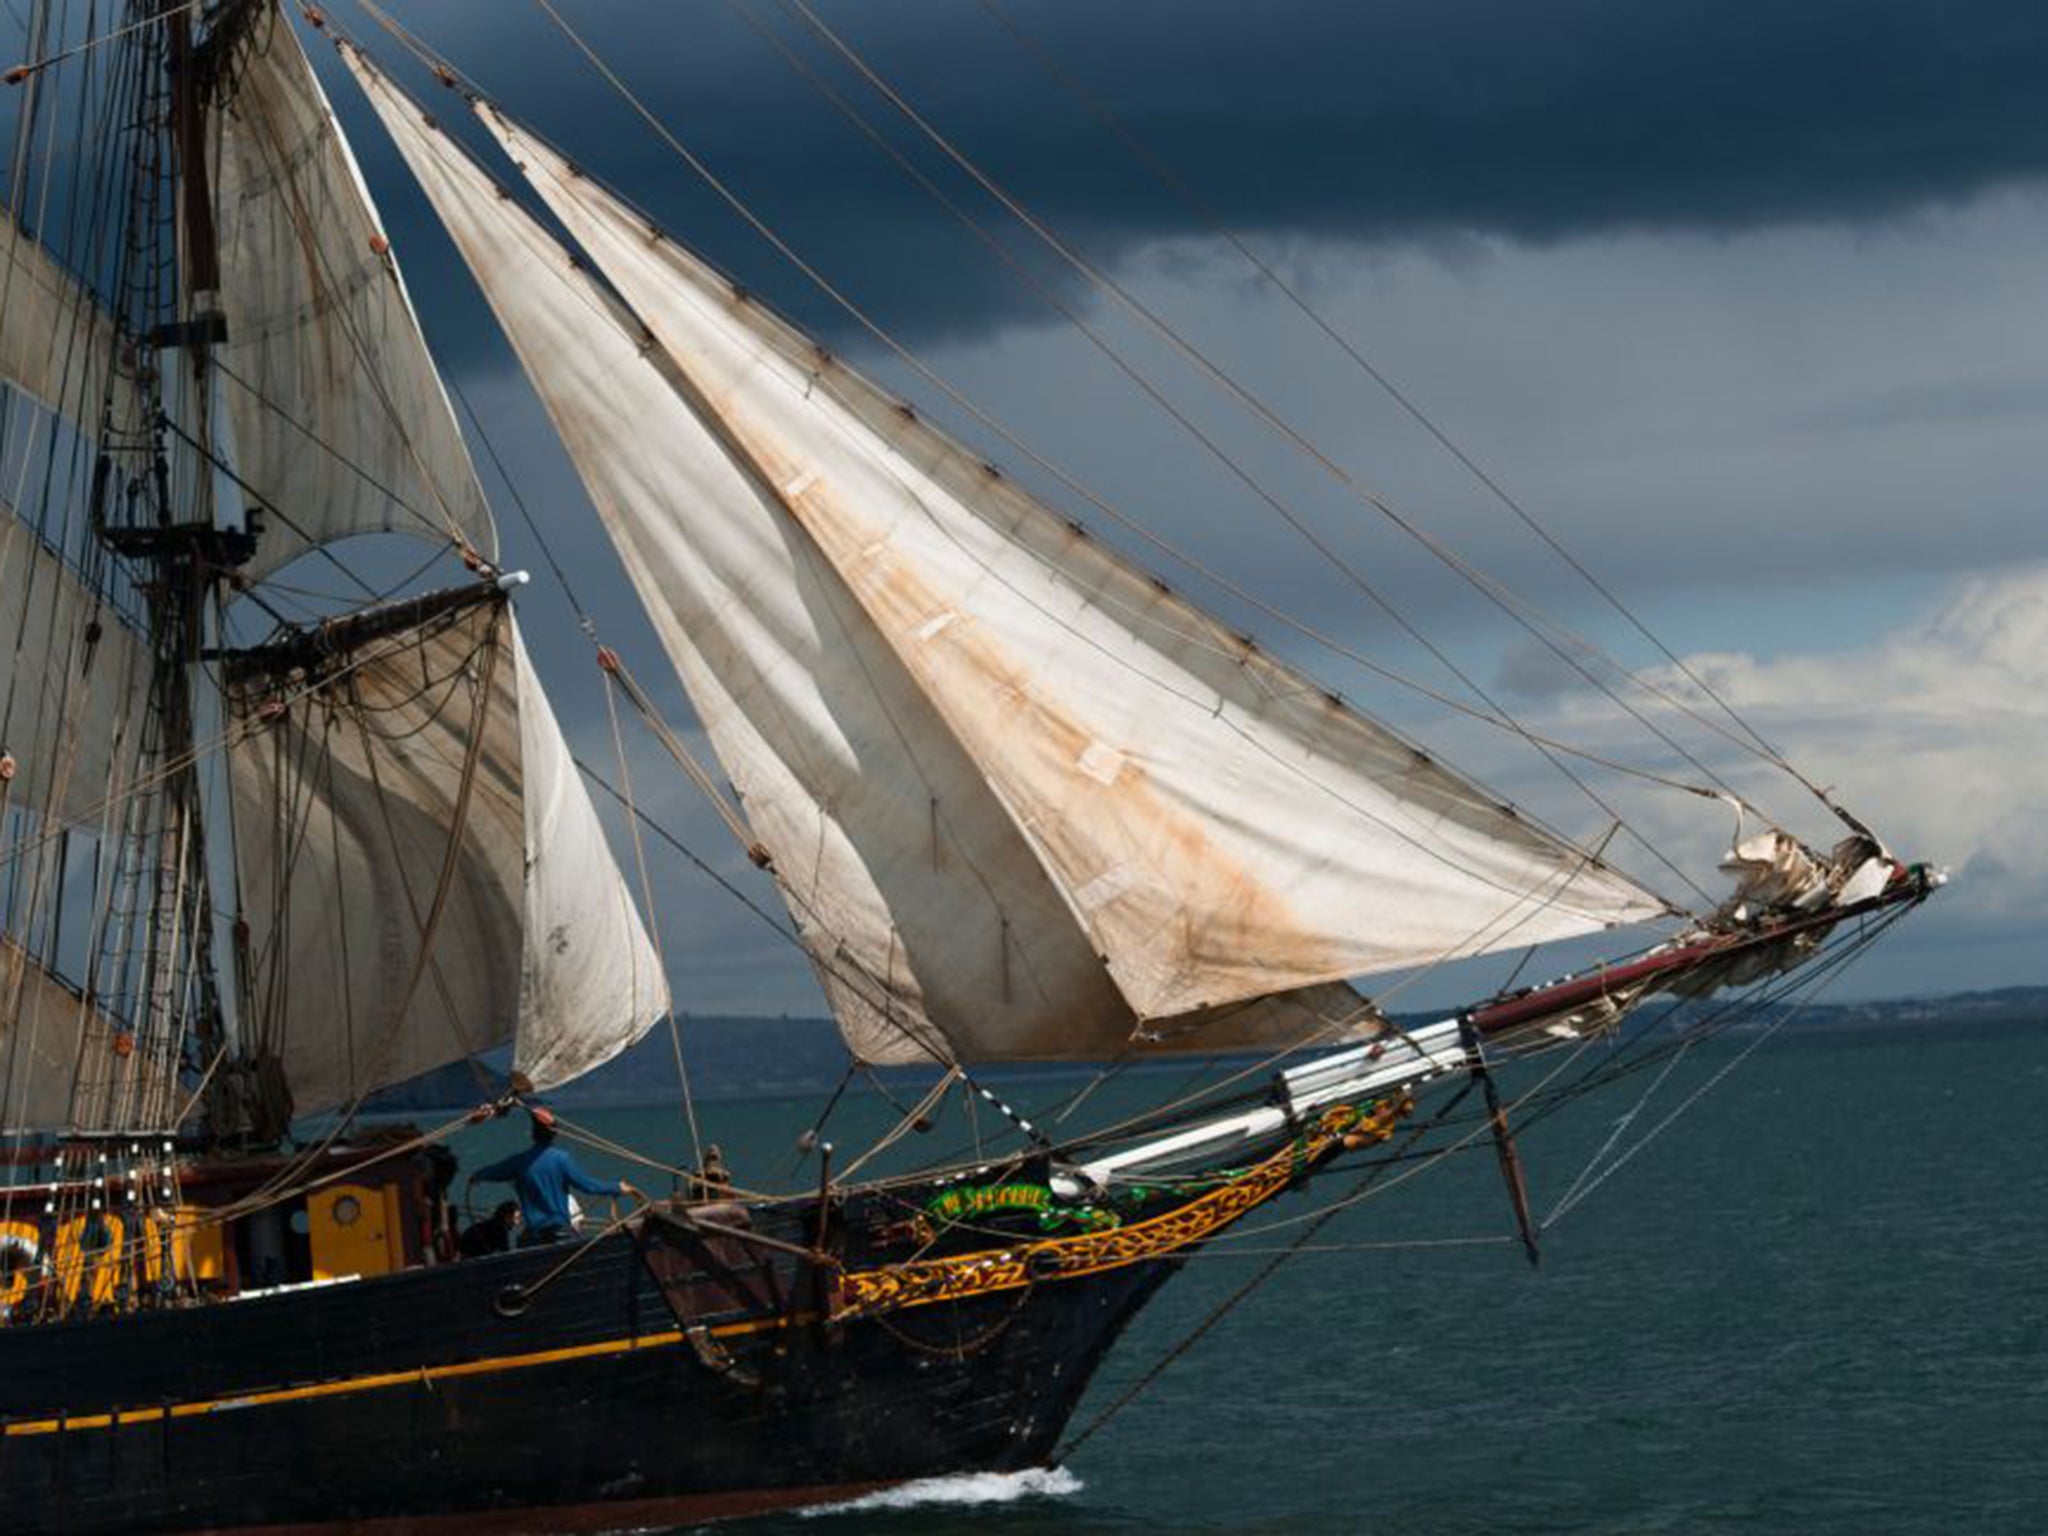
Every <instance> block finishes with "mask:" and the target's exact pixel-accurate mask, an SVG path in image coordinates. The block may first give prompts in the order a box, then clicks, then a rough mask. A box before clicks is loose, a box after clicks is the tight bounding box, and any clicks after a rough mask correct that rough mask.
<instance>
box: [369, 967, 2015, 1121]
mask: <svg viewBox="0 0 2048 1536" xmlns="http://www.w3.org/2000/svg"><path fill="white" fill-rule="evenodd" d="M1786 1014H1787V1010H1786V1009H1784V1008H1782V1007H1777V1008H1771V1007H1767V1008H1764V1009H1762V1010H1760V1011H1759V1012H1758V1013H1757V1014H1756V1016H1755V1017H1753V1018H1747V1019H1744V1020H1743V1021H1742V1022H1741V1023H1739V1024H1736V1025H1732V1026H1731V1027H1730V1032H1731V1033H1737V1034H1741V1033H1748V1034H1754V1033H1755V1032H1756V1031H1758V1030H1762V1029H1769V1028H1773V1027H1778V1026H1782V1027H1784V1028H1785V1029H1786V1030H1787V1032H1788V1033H1793V1034H1797V1035H1800V1036H1808V1035H1813V1036H1820V1035H1853V1034H1865V1033H1867V1034H1873V1035H1876V1034H1883V1033H1886V1032H1890V1031H1894V1030H1902V1029H1913V1028H1921V1029H1926V1028H1937V1027H1938V1028H1945V1029H1974V1028H1980V1027H1991V1028H2007V1027H2024V1026H2026V1025H2040V1024H2048V987H2003V988H1999V989H1998V990H1996V991H1989V992H1959V993H1954V994H1950V995H1947V996H1941V997H1911V998H1895V999H1887V1000H1884V1001H1878V1002H1858V1003H1814V1004H1808V1005H1806V1006H1804V1007H1801V1008H1798V1009H1796V1010H1792V1011H1791V1017H1790V1018H1789V1019H1788V1018H1787V1017H1786ZM1687 1021H1688V1011H1687V1010H1681V1011H1680V1012H1679V1013H1677V1014H1675V1015H1674V1016H1673V1018H1672V1021H1671V1024H1670V1027H1671V1028H1674V1029H1678V1028H1683V1027H1685V1025H1686V1023H1687ZM1404 1022H1408V1021H1404ZM682 1025H683V1030H684V1036H683V1039H684V1045H685V1048H686V1050H687V1051H688V1054H689V1065H690V1081H691V1086H692V1088H693V1089H694V1091H695V1093H696V1095H697V1097H699V1098H701V1099H706V1100H716V1099H761V1098H782V1097H787V1096H791V1095H799V1094H806V1093H818V1092H826V1093H829V1092H830V1091H831V1090H832V1089H833V1087H834V1086H836V1085H837V1084H838V1082H839V1081H840V1079H841V1078H842V1077H843V1076H844V1075H845V1073H846V1070H847V1055H846V1051H845V1048H844V1047H843V1046H841V1044H840V1042H839V1034H838V1031H837V1030H836V1029H835V1028H834V1027H833V1024H832V1022H831V1020H829V1019H815V1018H790V1017H787V1016H783V1017H778V1018H745V1017H728V1016H715V1017H704V1016H697V1015H685V1016H684V1017H683V1019H682ZM506 1065H507V1062H506V1061H505V1060H504V1059H503V1056H502V1053H494V1055H492V1056H490V1057H486V1058H485V1059H484V1060H483V1061H482V1062H480V1063H477V1064H475V1065H472V1064H471V1063H468V1062H457V1063H456V1064H454V1065H453V1066H449V1067H443V1068H441V1069H440V1070H439V1071H436V1072H430V1073H427V1074H426V1075H425V1076H423V1077H418V1078H415V1079H413V1080H412V1081H411V1082H409V1083H401V1084H399V1085H398V1086H397V1087H395V1088H391V1089H388V1090H386V1091H385V1092H383V1093H380V1094H378V1095H377V1096H376V1098H374V1099H373V1100H372V1101H371V1102H370V1103H369V1104H368V1105H367V1106H366V1108H368V1109H369V1110H370V1111H372V1112H373V1113H391V1114H406V1113H411V1112H414V1111H418V1110H428V1109H447V1108H457V1107H461V1106H463V1105H468V1104H474V1103H476V1102H477V1101H478V1100H479V1099H480V1098H482V1097H483V1096H484V1095H485V1093H486V1091H487V1089H486V1087H485V1085H484V1084H483V1083H482V1082H481V1081H480V1074H482V1075H483V1076H486V1077H488V1078H490V1079H491V1080H492V1081H498V1080H501V1078H502V1074H503V1072H504V1070H505V1068H506ZM1173 1065H1174V1064H1170V1063H1161V1064H1159V1065H1158V1066H1156V1067H1152V1068H1150V1070H1160V1069H1165V1068H1169V1067H1172V1066H1173ZM1180 1069H1181V1070H1184V1069H1185V1067H1184V1064H1181V1065H1180ZM1086 1070H1088V1069H1087V1068H1086V1067H1085V1066H1077V1065H1066V1064H1062V1065H1047V1066H1043V1067H1008V1068H998V1069H994V1070H992V1071H991V1072H990V1073H989V1074H988V1075H989V1076H991V1077H992V1078H1008V1079H1010V1080H1012V1081H1015V1080H1017V1079H1018V1078H1022V1077H1033V1076H1037V1077H1044V1076H1064V1075H1068V1074H1071V1073H1073V1072H1076V1071H1086ZM1133 1070H1147V1069H1146V1068H1136V1069H1133ZM931 1075H932V1073H931V1070H930V1069H928V1068H916V1067H906V1068H890V1069H885V1070H884V1071H883V1072H882V1073H881V1076H882V1077H883V1079H884V1081H885V1082H891V1083H901V1084H902V1085H903V1086H905V1087H911V1086H914V1085H915V1084H916V1083H918V1082H920V1081H924V1080H926V1079H928V1078H929V1077H930V1076H931ZM676 1091H677V1082H676V1066H675V1054H674V1048H673V1046H672V1045H671V1044H670V1041H669V1035H668V1030H667V1029H665V1028H657V1029H656V1030H655V1031H654V1032H653V1033H652V1034H650V1035H649V1036H648V1037H647V1038H646V1039H644V1040H642V1041H641V1042H640V1043H639V1044H638V1045H636V1046H634V1047H633V1048H632V1049H631V1050H629V1051H627V1052H626V1053H625V1054H623V1055H622V1056H620V1057H619V1058H618V1059H617V1060H615V1061H613V1062H610V1063H609V1064H607V1065H606V1066H603V1067H600V1068H598V1069H597V1070H596V1071H595V1072H592V1073H590V1074H589V1075H588V1076H587V1077H585V1078H583V1079H582V1080H581V1081H579V1082H577V1083H575V1084H572V1085H571V1086H569V1087H568V1088H565V1089H563V1090H561V1091H560V1092H559V1093H558V1094H556V1095H555V1096H554V1097H556V1098H557V1099H558V1100H559V1101H560V1102H562V1103H563V1104H568V1105H580V1106H583V1107H585V1108H595V1107H623V1106H627V1105H634V1104H649V1103H660V1102H665V1101H667V1100H669V1099H671V1098H673V1097H674V1096H675V1093H676Z"/></svg>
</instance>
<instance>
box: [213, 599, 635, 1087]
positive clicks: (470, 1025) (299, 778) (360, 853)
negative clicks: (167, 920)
mask: <svg viewBox="0 0 2048 1536" xmlns="http://www.w3.org/2000/svg"><path fill="white" fill-rule="evenodd" d="M230 702H231V707H232V713H233V716H234V718H235V720H236V722H237V724H238V726H239V727H241V728H243V729H245V730H247V731H248V732H249V734H248V736H247V739H246V740H243V741H241V742H239V743H238V744H237V745H236V746H235V747H234V748H233V751H232V772H233V779H234V790H235V796H236V799H237V802H238V804H239V805H240V806H241V807H242V808H243V809H242V811H241V814H239V815H238V817H237V828H236V830H237V851H238V854H239V856H240V860H241V865H242V886H243V899H244V902H245V914H246V918H247V922H248V926H249V935H248V940H247V945H248V955H247V968H246V971H247V975H248V978H249V988H248V990H249V998H248V1002H247V1004H246V1006H247V1007H248V1009H249V1012H250V1014H251V1019H250V1021H249V1023H248V1025H247V1026H246V1027H247V1032H248V1034H249V1036H250V1039H251V1043H252V1045H253V1047H254V1049H255V1051H256V1053H257V1054H259V1055H268V1056H272V1057H274V1058H276V1059H277V1060H278V1061H279V1062H281V1063H282V1065H283V1068H284V1073H285V1076H286V1079H287V1081H288V1082H289V1084H290V1086H291V1091H292V1098H293V1102H294V1105H295V1107H296V1109H297V1110H298V1112H299V1113H301V1114H304V1113H308V1112H311V1111H315V1110H319V1109H326V1108H332V1107H334V1106H337V1105H343V1104H349V1103H352V1102H353V1101H354V1100H355V1099H356V1098H357V1097H359V1096H360V1095H362V1094H366V1093H368V1092H370V1091H372V1090H374V1089H376V1088H379V1087H382V1086H385V1085H387V1084H390V1083H395V1082H401V1081H403V1080H405V1079H406V1078H409V1077H413V1076H416V1075H417V1074H419V1073H422V1072H426V1071H429V1070H431V1069H432V1068H435V1067H438V1066H442V1065H445V1064H447V1063H449V1062H454V1061H460V1060H462V1059H463V1058H465V1057H471V1056H475V1055H477V1054H479V1053H481V1052H483V1051H486V1050H489V1049H491V1048H492V1047H494V1046H498V1045H502V1044H504V1043H505V1042H506V1041H508V1040H510V1041H513V1042H514V1056H513V1060H514V1066H515V1067H516V1068H518V1069H519V1070H521V1071H524V1072H526V1073H527V1074H528V1075H529V1076H531V1077H532V1078H533V1079H534V1081H535V1083H536V1085H537V1086H540V1087H548V1086H552V1085H553V1084H555V1083H557V1082H560V1081H563V1080H565V1079H567V1078H569V1077H572V1076H575V1075H576V1074H577V1073H579V1072H583V1071H587V1070H589V1069H590V1068H591V1067H594V1066H597V1065H599V1064H600V1063H601V1062H603V1061H605V1060H608V1059H609V1058H610V1057H611V1056H613V1055H615V1054H617V1052H619V1051H621V1050H623V1049H624V1048H625V1047H626V1046H627V1045H629V1044H631V1043H632V1042H633V1041H634V1040H636V1039H638V1038H639V1037H640V1036H641V1035H642V1034H644V1033H645V1032H646V1031H647V1029H648V1028H649V1027H650V1026H651V1025H652V1024H653V1022H654V1021H655V1020H656V1019H657V1018H659V1017H660V1016H661V1014H662V1013H663V1012H665V1011H666V1008H667V991H666V987H665V985H664V984H663V981H662V978H661V975H660V967H659V964H658V963H657V961H656V958H655V954H654V949H653V945H652V944H651V942H650V941H649V940H648V937H647V935H646V933H645V931H644V929H642V927H641V925H640V921H639V918H638V915H637V914H636V913H635V911H634V909H633V907H632V903H631V901H630V900H629V899H628V897H627V894H626V891H625V888H624V884H623V881H622V879H621V877H620V875H619V872H618V869H617V867H616V865H615V864H614V863H613V862H612V859H611V856H610V853H609V851H608V849H607V847H606V845H605V842H604V839H603V833H602V829H601V828H600V827H599V825H598V822H597V816H596V812H595V810H594V808H593V807H592V806H591V804H590V800H589V795H588V793H587V792H586V791H585V790H584V788H583V786H582V783H581V781H580V779H578V778H577V776H576V772H575V768H574V765H573V763H571V761H570V760H569V757H568V749H567V746H566V744H565V743H564V742H563V741H562V738H561V732H560V730H559V729H558V728H557V726H556V724H555V720H554V716H553V713H552V712H551V711H550V710H549V709H548V707H547V703H546V699H545V697H544V696H543V695H542V693H541V692H540V689H539V685H538V683H537V681H535V680H534V679H533V677H532V671H531V668H530V666H529V665H528V663H527V659H526V656H525V653H524V647H523V646H522V644H521V643H520V641H519V638H518V635H517V631H516V629H515V628H514V627H513V624H512V620H511V616H510V614H509V613H508V612H507V611H506V610H505V608H504V605H503V603H502V601H501V600H486V601H483V602H481V603H478V604H475V605H473V606H470V607H468V608H466V609H464V610H462V611H460V612H456V613H444V614H441V615H439V616H437V617H435V618H433V619H431V620H429V621H427V622H426V623H425V624H424V625H422V626H421V627H419V628H416V629H407V630H401V631H399V632H397V633H394V634H390V635H387V636H385V637H382V638H379V639H376V640H372V641H369V642H367V643H365V644H364V645H363V646H361V647H360V648H359V649H357V650H355V651H354V652H353V653H351V654H349V655H348V656H346V657H345V658H343V659H342V660H341V661H340V662H339V663H338V664H334V665H331V666H327V667H325V669H324V670H323V671H322V673H321V675H320V676H319V677H318V678H317V679H309V678H308V677H307V675H306V674H305V673H304V671H303V670H299V669H292V670H289V671H286V672H284V673H282V674H279V673H277V672H275V671H272V670H270V669H267V668H265V669H253V670H251V671H249V672H247V673H246V674H245V675H244V676H243V677H242V678H241V679H240V680H239V681H238V682H237V683H236V684H235V685H234V688H233V691H232V694H231V700H230ZM257 808H262V809H261V810H258V809H257Z"/></svg>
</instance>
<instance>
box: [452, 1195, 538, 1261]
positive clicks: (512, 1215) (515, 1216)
mask: <svg viewBox="0 0 2048 1536" xmlns="http://www.w3.org/2000/svg"><path fill="white" fill-rule="evenodd" d="M523 1225H524V1221H523V1219H522V1218H521V1217H520V1214H519V1202H518V1201H517V1200H502V1201H500V1202H499V1203H498V1208H497V1209H496V1210H494V1211H492V1212H491V1214H490V1215H488V1216H486V1217H485V1218H484V1219H483V1220H482V1221H476V1222H471V1223H470V1225H469V1226H468V1228H467V1229H466V1230H465V1231H464V1232H463V1234H462V1240H461V1241H460V1242H459V1243H458V1244H457V1245H456V1249H457V1251H458V1252H459V1253H461V1255H462V1256H463V1257H464V1258H465V1259H480V1258H482V1257H483V1256H484V1255H485V1254H487V1253H506V1252H509V1251H510V1249H511V1247H512V1244H513V1242H514V1241H515V1240H516V1239H517V1238H518V1236H519V1229H520V1227H521V1226H523Z"/></svg>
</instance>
